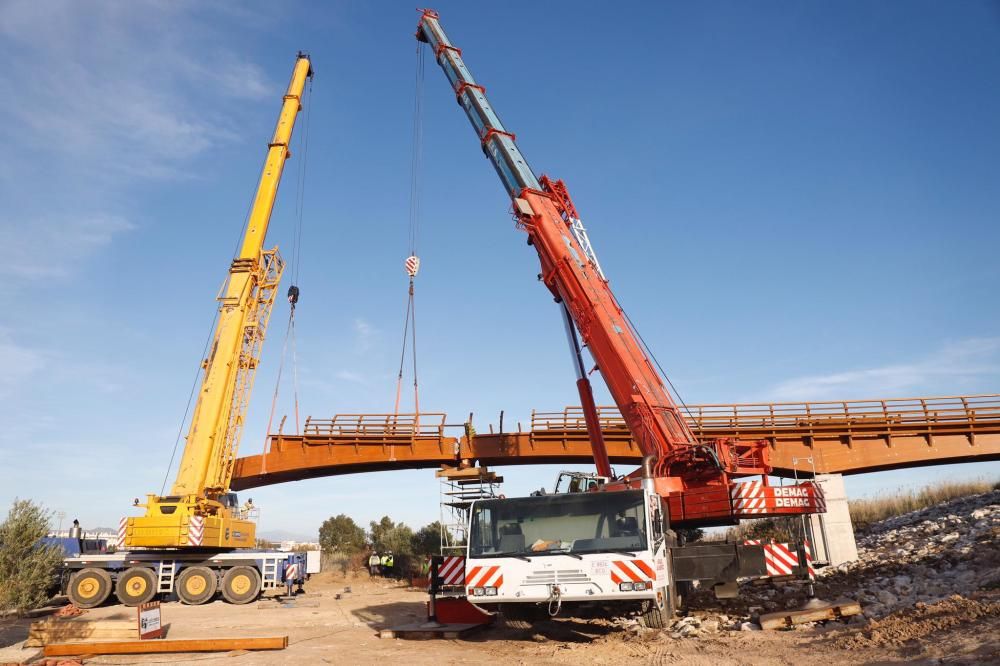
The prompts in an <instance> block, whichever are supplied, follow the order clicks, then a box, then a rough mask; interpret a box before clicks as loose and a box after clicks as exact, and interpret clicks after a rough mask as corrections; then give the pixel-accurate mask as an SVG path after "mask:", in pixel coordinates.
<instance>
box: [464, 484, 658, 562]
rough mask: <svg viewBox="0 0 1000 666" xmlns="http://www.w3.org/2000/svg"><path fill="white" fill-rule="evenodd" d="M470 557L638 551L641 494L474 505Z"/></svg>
mask: <svg viewBox="0 0 1000 666" xmlns="http://www.w3.org/2000/svg"><path fill="white" fill-rule="evenodd" d="M470 537H471V539H470V544H469V556H470V557H502V556H510V555H522V556H523V555H556V554H559V553H599V552H608V551H616V550H620V551H625V552H629V551H636V550H644V549H645V548H646V546H647V535H646V502H645V500H644V496H643V493H642V491H631V490H626V491H615V492H606V493H602V492H595V493H582V492H581V493H568V494H563V495H542V496H537V497H520V498H513V499H492V500H483V501H480V502H476V504H475V505H474V506H473V508H472V521H471V527H470Z"/></svg>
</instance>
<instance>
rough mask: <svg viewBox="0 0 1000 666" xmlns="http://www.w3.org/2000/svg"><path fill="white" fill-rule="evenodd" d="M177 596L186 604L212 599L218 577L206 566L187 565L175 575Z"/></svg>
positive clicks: (196, 604) (216, 589)
mask: <svg viewBox="0 0 1000 666" xmlns="http://www.w3.org/2000/svg"><path fill="white" fill-rule="evenodd" d="M175 589H176V590H177V597H178V598H179V599H180V600H181V602H182V603H185V604H187V605H188V606H198V605H200V604H203V603H206V602H208V601H211V600H212V597H214V596H215V593H216V591H218V589H219V579H218V578H216V576H215V572H214V571H212V570H211V569H209V568H208V567H188V568H186V569H184V570H183V571H181V573H180V575H179V576H178V577H177V585H176V586H175Z"/></svg>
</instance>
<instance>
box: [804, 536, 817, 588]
mask: <svg viewBox="0 0 1000 666" xmlns="http://www.w3.org/2000/svg"><path fill="white" fill-rule="evenodd" d="M803 546H805V551H806V568H807V569H808V570H809V580H816V570H815V569H813V554H812V548H811V547H810V546H809V541H808V540H806V541H805V542H804V543H803Z"/></svg>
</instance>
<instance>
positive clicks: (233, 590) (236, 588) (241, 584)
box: [222, 567, 260, 604]
mask: <svg viewBox="0 0 1000 666" xmlns="http://www.w3.org/2000/svg"><path fill="white" fill-rule="evenodd" d="M259 594H260V574H258V573H257V570H256V569H254V568H253V567H233V568H232V569H230V570H229V571H227V572H226V575H225V576H223V577H222V596H223V598H224V599H225V600H226V601H228V602H229V603H231V604H248V603H250V602H251V601H253V600H254V599H256V598H257V596H258V595H259Z"/></svg>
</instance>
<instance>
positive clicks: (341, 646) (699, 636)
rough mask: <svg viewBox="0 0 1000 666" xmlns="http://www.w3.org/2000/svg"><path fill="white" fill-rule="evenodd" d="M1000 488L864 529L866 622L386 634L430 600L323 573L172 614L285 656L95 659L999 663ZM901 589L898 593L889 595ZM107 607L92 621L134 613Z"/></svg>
mask: <svg viewBox="0 0 1000 666" xmlns="http://www.w3.org/2000/svg"><path fill="white" fill-rule="evenodd" d="M998 536H1000V492H992V493H987V494H985V495H980V496H977V497H972V498H966V499H962V500H956V501H953V502H949V503H947V504H943V505H941V506H940V507H935V508H934V509H929V510H925V511H919V512H915V513H913V514H908V515H905V516H900V517H898V518H894V519H892V520H888V521H885V522H883V523H882V524H879V525H877V526H875V527H874V528H873V529H872V530H870V531H869V532H867V533H865V534H862V535H859V539H858V545H859V550H860V554H861V557H860V559H859V561H858V562H857V563H854V564H851V565H848V566H844V567H839V568H837V569H833V570H831V571H828V572H825V573H824V574H823V575H822V576H821V578H820V579H819V581H817V585H816V588H817V592H818V594H819V596H820V597H822V598H826V599H836V598H840V597H847V598H852V599H858V600H860V601H861V602H862V604H863V607H864V611H865V615H864V616H855V618H853V619H852V620H851V621H849V622H840V621H831V622H825V623H816V624H814V625H811V626H799V627H796V628H795V629H792V630H788V631H761V630H760V628H759V626H758V625H757V624H755V618H756V617H757V615H758V614H759V613H763V612H768V611H771V610H776V609H779V608H794V607H797V606H799V605H801V604H802V602H804V601H805V599H806V591H805V589H804V588H803V587H802V586H800V585H797V584H792V583H787V582H785V583H782V582H778V583H769V584H767V585H754V584H751V583H749V582H748V583H747V584H746V585H744V586H743V588H744V589H743V594H744V598H743V599H741V600H731V601H717V600H715V599H714V597H712V596H710V595H704V594H702V595H696V596H695V598H693V599H692V606H693V610H692V611H691V612H690V614H689V615H688V616H686V617H683V618H679V619H678V620H677V621H676V622H674V623H673V624H672V626H671V627H669V628H668V629H666V630H650V629H644V628H642V627H641V626H640V625H639V624H638V623H637V622H636V621H635V620H633V619H628V620H611V619H589V620H580V619H572V618H557V619H555V620H551V621H545V622H540V623H538V624H537V625H536V626H535V627H534V628H533V629H532V630H531V631H528V632H523V631H513V630H509V629H505V628H504V627H503V626H502V625H498V626H493V627H490V628H486V629H483V630H481V631H478V632H475V633H473V634H470V635H469V636H468V638H465V639H461V640H425V641H407V640H393V639H381V640H380V639H379V638H377V637H376V636H377V631H378V630H379V629H381V628H384V627H391V626H395V625H398V624H400V623H409V622H415V621H419V620H421V619H422V618H423V617H425V613H426V610H425V602H426V598H427V597H426V594H424V593H423V592H421V591H419V590H417V589H414V588H408V587H405V586H402V585H399V584H396V583H392V582H389V581H383V580H380V579H376V580H369V579H368V578H367V576H355V575H352V576H350V577H349V578H346V579H345V578H344V577H342V576H339V575H334V574H321V575H320V576H317V577H316V578H314V580H312V581H310V583H309V585H308V586H307V587H308V592H307V594H306V595H305V596H303V597H301V598H298V599H297V600H296V601H295V602H292V603H279V602H276V601H274V600H273V599H267V600H261V601H258V602H257V603H255V604H248V605H246V606H231V605H229V604H225V603H223V602H221V601H216V602H213V603H210V604H206V605H204V606H183V605H181V604H178V603H176V602H171V603H166V604H164V606H163V614H164V619H165V622H167V623H168V624H169V625H170V626H171V629H170V637H172V638H194V637H198V638H206V637H214V636H220V637H230V636H269V635H276V634H287V635H288V636H289V647H288V648H287V649H286V650H284V651H282V652H280V653H247V652H232V653H225V654H205V655H149V656H123V657H114V656H104V657H92V658H87V659H85V660H84V661H85V663H87V664H133V663H150V664H154V663H172V664H187V663H192V664H193V663H198V664H199V665H201V666H203V664H204V663H205V662H207V663H212V662H215V663H219V664H227V665H230V666H232V665H234V664H235V665H237V666H238V665H239V664H279V663H309V664H312V663H331V664H333V663H357V664H385V663H391V662H395V661H405V663H407V664H410V665H412V666H424V665H426V666H432V665H433V666H436V665H438V664H442V663H452V662H458V661H461V662H462V663H467V664H480V663H482V664H529V663H530V664H533V665H534V664H574V665H578V664H581V663H587V664H591V663H593V664H609V665H610V664H621V663H632V662H634V663H652V664H673V663H677V664H696V665H697V664H704V665H706V666H720V665H721V664H754V665H757V664H766V665H788V666H793V665H794V666H798V665H800V664H803V663H819V662H825V663H829V664H889V663H919V664H928V665H929V664H996V663H1000V589H998V587H1000V586H998V579H997V570H998V567H997V565H998V556H1000V554H998V542H1000V539H998ZM886 593H888V594H891V595H892V597H890V596H888V594H886ZM133 613H134V611H130V610H128V609H124V608H123V607H121V606H116V605H107V606H104V607H101V608H96V609H93V610H90V611H87V612H86V616H87V617H89V618H93V619H123V618H126V617H134V615H133ZM29 622H30V621H29V620H0V664H4V663H8V662H9V663H18V664H20V663H27V662H30V663H39V661H40V660H39V654H38V652H39V651H38V650H37V649H31V648H24V647H23V641H24V639H25V638H26V636H27V631H28V623H29Z"/></svg>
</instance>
